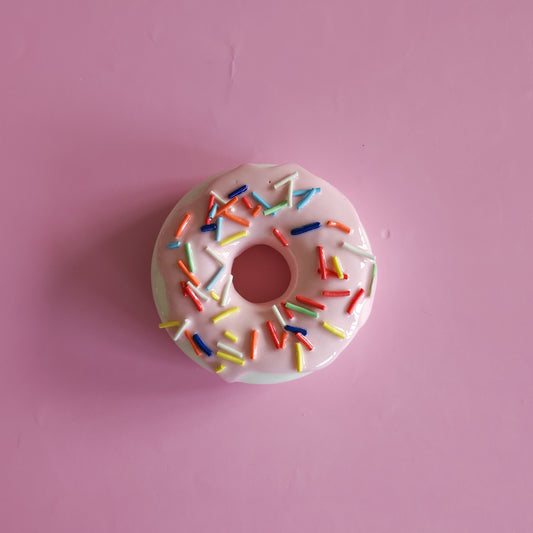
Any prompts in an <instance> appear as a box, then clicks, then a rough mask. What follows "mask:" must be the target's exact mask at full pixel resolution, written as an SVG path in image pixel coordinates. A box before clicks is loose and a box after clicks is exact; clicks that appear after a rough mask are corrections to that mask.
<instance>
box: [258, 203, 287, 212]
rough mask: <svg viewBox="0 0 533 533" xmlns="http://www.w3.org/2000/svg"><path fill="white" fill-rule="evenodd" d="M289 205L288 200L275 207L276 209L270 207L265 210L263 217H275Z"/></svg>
mask: <svg viewBox="0 0 533 533" xmlns="http://www.w3.org/2000/svg"><path fill="white" fill-rule="evenodd" d="M287 205H288V202H287V200H284V201H283V202H280V203H279V204H277V205H275V206H274V207H269V208H268V209H265V210H264V211H263V215H274V214H276V213H277V212H278V211H280V210H281V209H283V208H284V207H286V206H287Z"/></svg>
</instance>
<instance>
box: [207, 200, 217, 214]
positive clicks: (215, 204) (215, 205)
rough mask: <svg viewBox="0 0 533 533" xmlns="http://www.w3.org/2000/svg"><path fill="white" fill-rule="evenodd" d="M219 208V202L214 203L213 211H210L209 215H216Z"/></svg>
mask: <svg viewBox="0 0 533 533" xmlns="http://www.w3.org/2000/svg"><path fill="white" fill-rule="evenodd" d="M217 210H218V204H217V203H216V202H215V203H214V204H213V207H212V208H211V211H209V215H207V216H208V217H209V218H213V217H214V216H215V213H216V212H217Z"/></svg>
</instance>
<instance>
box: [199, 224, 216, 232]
mask: <svg viewBox="0 0 533 533" xmlns="http://www.w3.org/2000/svg"><path fill="white" fill-rule="evenodd" d="M216 229H217V225H216V224H215V223H212V224H204V225H203V226H202V227H201V228H200V231H203V232H204V233H205V232H206V231H214V230H216Z"/></svg>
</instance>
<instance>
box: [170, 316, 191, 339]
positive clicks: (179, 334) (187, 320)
mask: <svg viewBox="0 0 533 533" xmlns="http://www.w3.org/2000/svg"><path fill="white" fill-rule="evenodd" d="M190 323H191V321H190V320H189V319H188V318H186V319H185V320H184V321H183V324H182V325H181V326H180V327H179V328H178V331H176V334H175V335H174V337H173V339H174V340H175V341H177V340H178V339H179V338H180V337H181V335H182V333H183V332H184V331H185V330H186V329H187V327H188V325H189V324H190Z"/></svg>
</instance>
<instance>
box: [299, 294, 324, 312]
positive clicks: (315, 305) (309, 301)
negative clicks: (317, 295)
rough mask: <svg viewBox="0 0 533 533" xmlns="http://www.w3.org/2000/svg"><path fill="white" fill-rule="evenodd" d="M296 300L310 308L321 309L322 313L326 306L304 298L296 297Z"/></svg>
mask: <svg viewBox="0 0 533 533" xmlns="http://www.w3.org/2000/svg"><path fill="white" fill-rule="evenodd" d="M296 299H297V300H298V301H299V302H301V303H303V304H307V305H310V306H311V307H316V308H317V309H321V310H322V311H324V309H326V306H325V305H324V304H321V303H319V302H315V301H314V300H311V299H310V298H306V297H305V296H296Z"/></svg>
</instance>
